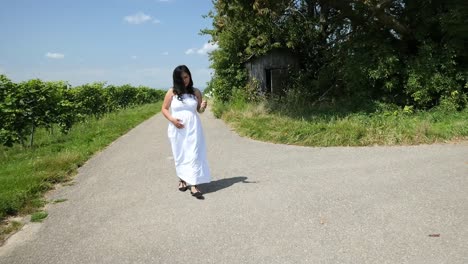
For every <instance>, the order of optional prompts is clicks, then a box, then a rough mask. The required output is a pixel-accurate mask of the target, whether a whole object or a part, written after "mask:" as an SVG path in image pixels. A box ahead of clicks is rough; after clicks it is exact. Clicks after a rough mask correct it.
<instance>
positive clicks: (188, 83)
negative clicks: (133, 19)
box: [161, 65, 211, 199]
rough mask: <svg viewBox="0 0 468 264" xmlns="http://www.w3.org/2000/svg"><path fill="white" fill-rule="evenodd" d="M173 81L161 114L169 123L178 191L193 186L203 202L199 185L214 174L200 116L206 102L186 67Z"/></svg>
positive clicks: (178, 72)
mask: <svg viewBox="0 0 468 264" xmlns="http://www.w3.org/2000/svg"><path fill="white" fill-rule="evenodd" d="M172 79H173V87H172V88H170V89H169V90H168V91H167V93H166V96H165V97H164V103H163V106H162V109H161V112H162V113H163V115H164V116H165V117H166V118H167V120H169V122H170V123H169V127H168V129H167V133H168V137H169V140H170V142H171V147H172V154H173V157H174V162H175V168H176V173H177V176H178V177H179V190H180V191H186V190H187V188H188V187H190V193H191V194H192V196H194V197H196V198H197V199H204V197H203V193H202V192H201V191H200V190H199V189H198V187H197V185H199V184H202V183H208V182H210V181H211V175H210V169H209V167H208V161H207V159H206V146H205V137H204V135H203V128H202V125H201V122H200V117H199V116H198V113H203V112H204V111H205V108H206V105H207V102H206V101H204V100H202V94H201V92H200V90H198V89H197V88H194V87H193V81H192V75H191V73H190V70H189V69H188V68H187V66H185V65H180V66H177V67H176V68H175V69H174V72H173V74H172ZM169 109H170V110H169ZM197 112H198V113H197Z"/></svg>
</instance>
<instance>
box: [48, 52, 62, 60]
mask: <svg viewBox="0 0 468 264" xmlns="http://www.w3.org/2000/svg"><path fill="white" fill-rule="evenodd" d="M45 56H46V57H47V58H50V59H63V58H65V55H63V54H61V53H53V52H47V53H46V55H45Z"/></svg>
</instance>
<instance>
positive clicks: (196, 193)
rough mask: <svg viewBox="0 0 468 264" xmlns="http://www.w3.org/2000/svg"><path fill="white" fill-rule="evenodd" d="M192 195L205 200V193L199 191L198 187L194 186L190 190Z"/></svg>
mask: <svg viewBox="0 0 468 264" xmlns="http://www.w3.org/2000/svg"><path fill="white" fill-rule="evenodd" d="M190 194H192V196H194V197H196V198H197V199H204V197H203V193H202V192H201V191H200V190H199V189H198V187H197V186H196V185H192V186H191V188H190Z"/></svg>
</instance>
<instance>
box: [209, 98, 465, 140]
mask: <svg viewBox="0 0 468 264" xmlns="http://www.w3.org/2000/svg"><path fill="white" fill-rule="evenodd" d="M213 109H214V112H215V114H217V115H218V116H220V117H221V118H222V119H223V120H225V121H226V122H227V123H228V124H229V125H230V126H231V127H233V128H234V129H235V130H236V131H237V133H239V134H240V135H242V136H246V137H250V138H253V139H257V140H261V141H268V142H274V143H282V144H291V145H302V146H372V145H416V144H430V143H436V142H446V141H451V140H466V139H468V109H465V110H464V111H461V112H446V111H442V110H431V111H420V112H417V111H416V112H415V111H412V110H408V109H391V110H388V109H387V110H385V109H384V110H382V109H378V108H374V109H372V110H370V109H369V108H367V109H365V110H359V109H350V108H348V107H346V106H343V105H340V106H335V107H330V106H327V107H313V106H307V107H302V108H300V109H299V108H294V107H291V108H288V107H287V106H284V105H283V106H280V105H278V104H276V103H268V102H261V103H257V104H253V103H242V102H236V103H234V104H231V105H227V106H226V105H219V103H218V105H215V106H214V108H213Z"/></svg>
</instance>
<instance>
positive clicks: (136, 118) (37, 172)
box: [0, 103, 161, 220]
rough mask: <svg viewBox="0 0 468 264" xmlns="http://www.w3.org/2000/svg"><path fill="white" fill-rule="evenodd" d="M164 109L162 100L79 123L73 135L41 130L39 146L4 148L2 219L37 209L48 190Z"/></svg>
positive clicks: (0, 159)
mask: <svg viewBox="0 0 468 264" xmlns="http://www.w3.org/2000/svg"><path fill="white" fill-rule="evenodd" d="M160 109H161V103H156V104H148V105H144V106H139V107H135V108H132V109H126V110H122V111H119V112H115V113H111V114H108V115H106V116H104V117H103V118H101V119H99V120H96V119H92V118H90V119H89V120H87V121H86V122H84V123H80V124H76V125H75V126H74V127H73V128H72V130H71V131H70V133H69V134H67V135H62V134H61V133H59V132H58V131H56V132H55V133H54V134H50V133H49V132H48V131H46V130H41V129H40V130H38V131H37V134H36V135H35V147H34V148H23V147H21V146H14V147H12V148H6V147H0V220H2V219H5V217H6V216H9V215H16V214H28V213H33V212H35V211H36V210H37V209H38V208H40V207H42V206H43V205H44V204H45V201H44V200H43V195H44V193H45V192H46V191H47V190H49V189H51V188H52V187H53V185H54V184H55V183H59V182H65V181H67V180H69V179H70V176H72V175H73V174H74V173H75V172H76V169H77V168H78V167H79V166H81V165H82V164H83V163H84V162H85V161H86V160H88V159H89V158H90V157H91V156H92V155H93V154H94V153H96V152H97V151H99V150H101V149H103V148H104V147H106V146H107V145H109V144H110V143H111V142H113V141H114V140H115V139H117V138H118V137H120V136H121V135H123V134H125V133H126V132H128V131H129V130H130V129H132V128H133V127H135V126H136V125H138V124H139V123H141V122H142V121H144V120H146V119H148V118H149V117H151V116H153V115H154V114H156V113H158V112H159V111H160Z"/></svg>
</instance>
